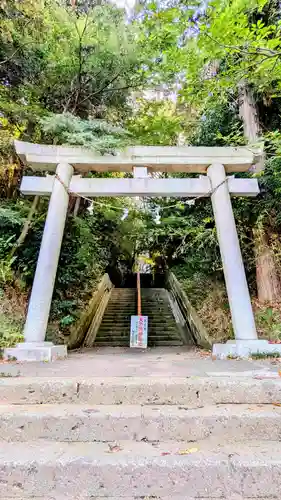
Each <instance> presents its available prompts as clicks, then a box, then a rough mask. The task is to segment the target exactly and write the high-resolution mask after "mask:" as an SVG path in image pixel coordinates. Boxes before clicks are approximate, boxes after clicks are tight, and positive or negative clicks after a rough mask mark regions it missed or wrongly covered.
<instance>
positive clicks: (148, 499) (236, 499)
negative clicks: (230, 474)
mask: <svg viewBox="0 0 281 500" xmlns="http://www.w3.org/2000/svg"><path fill="white" fill-rule="evenodd" d="M28 498H29V499H34V500H36V499H37V500H66V497H65V496H56V497H38V496H36V497H34V496H32V497H28ZM90 498H91V500H104V499H107V500H120V497H108V496H106V497H105V496H102V497H94V496H91V497H90ZM124 498H126V500H216V499H215V497H208V498H206V497H192V498H191V497H187V496H186V495H185V496H176V497H174V496H172V497H171V496H169V497H162V496H160V497H159V496H157V497H156V496H155V495H152V496H151V495H146V496H145V497H144V496H141V497H132V496H128V497H124ZM1 500H11V497H9V498H7V497H5V498H2V499H1ZM67 500H85V497H81V496H75V497H71V496H67ZM218 500H255V499H254V498H253V497H242V496H241V495H234V496H231V497H230V496H228V497H227V498H226V497H219V499H218ZM258 500H279V498H277V497H276V496H274V497H271V496H270V497H266V498H265V497H258Z"/></svg>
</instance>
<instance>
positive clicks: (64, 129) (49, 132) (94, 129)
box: [39, 113, 128, 153]
mask: <svg viewBox="0 0 281 500" xmlns="http://www.w3.org/2000/svg"><path fill="white" fill-rule="evenodd" d="M39 123H40V125H41V126H42V131H43V134H44V137H43V139H44V142H51V144H68V145H71V146H82V147H85V148H88V149H92V150H94V151H97V152H99V153H108V152H112V151H114V149H116V148H118V147H119V148H120V147H122V146H124V144H125V140H126V136H127V135H128V132H126V131H125V130H124V129H122V128H121V127H115V126H113V125H110V124H109V123H107V122H106V121H105V120H97V119H95V120H94V119H89V120H83V119H81V118H79V117H76V116H74V115H72V114H71V113H64V114H61V115H50V116H46V117H44V118H42V119H41V120H40V121H39Z"/></svg>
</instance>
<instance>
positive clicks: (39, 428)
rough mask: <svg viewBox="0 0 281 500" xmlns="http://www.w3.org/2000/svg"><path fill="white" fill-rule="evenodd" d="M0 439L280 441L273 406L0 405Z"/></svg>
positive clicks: (280, 422)
mask: <svg viewBox="0 0 281 500" xmlns="http://www.w3.org/2000/svg"><path fill="white" fill-rule="evenodd" d="M0 427H1V439H2V441H19V442H24V441H36V440H38V439H45V440H54V441H75V442H78V441H79V442H80V441H81V442H84V441H85V442H87V441H101V442H104V441H114V440H115V441H120V440H124V441H125V440H131V441H150V442H156V441H161V442H167V441H186V442H194V441H202V440H206V439H208V438H210V437H211V436H212V438H218V439H220V440H221V442H225V441H227V440H232V439H237V440H240V441H244V440H252V439H255V440H260V441H266V440H268V441H280V438H281V408H279V407H276V406H273V405H243V404H242V405H228V406H227V405H219V406H216V405H208V406H205V407H203V408H202V407H201V408H195V409H190V408H189V407H188V406H168V405H162V406H161V405H159V406H139V405H94V406H90V405H87V404H67V405H65V404H61V405H19V406H15V405H1V406H0Z"/></svg>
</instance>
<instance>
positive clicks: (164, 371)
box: [0, 347, 281, 378]
mask: <svg viewBox="0 0 281 500" xmlns="http://www.w3.org/2000/svg"><path fill="white" fill-rule="evenodd" d="M280 370H281V360H280V359H265V360H264V359H260V360H238V359H228V360H212V359H211V355H210V353H209V352H207V351H202V350H200V349H194V348H190V347H165V348H164V347H159V348H151V349H147V350H134V351H132V350H130V348H116V347H115V348H108V347H106V348H98V349H82V350H79V351H75V352H70V353H69V356H68V358H67V359H65V360H60V361H57V362H55V363H17V362H10V363H3V364H1V365H0V373H2V376H5V374H6V375H7V376H9V375H11V376H16V375H19V376H23V377H65V378H71V377H85V378H86V377H89V378H91V377H158V376H159V377H169V376H171V377H196V376H201V377H204V376H222V377H224V376H231V375H232V376H234V375H235V376H239V375H241V376H245V377H247V376H253V375H256V376H259V375H260V374H262V373H264V376H271V375H270V374H271V373H272V376H273V377H274V376H276V375H277V374H278V371H280Z"/></svg>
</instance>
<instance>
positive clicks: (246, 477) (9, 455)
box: [0, 440, 281, 500]
mask: <svg viewBox="0 0 281 500" xmlns="http://www.w3.org/2000/svg"><path fill="white" fill-rule="evenodd" d="M0 450H1V451H0V496H1V498H3V497H4V496H5V497H8V498H20V499H22V500H23V499H25V498H30V497H32V496H34V497H36V498H40V497H46V493H47V491H50V492H51V494H52V496H53V497H54V498H56V497H57V496H58V497H59V496H61V497H63V496H64V497H65V498H67V497H68V496H69V495H71V496H72V497H74V498H79V497H82V498H84V499H85V500H86V499H87V498H92V497H93V496H94V497H95V496H97V497H98V496H101V497H110V496H111V495H112V494H113V492H114V495H115V496H116V497H117V498H118V499H121V498H127V499H128V498H134V497H135V496H136V494H137V495H138V496H140V497H144V498H145V497H146V496H148V498H149V497H152V498H153V497H154V498H155V497H156V498H157V497H160V498H161V496H163V494H164V495H165V496H166V497H168V498H171V497H173V496H179V497H183V498H185V499H186V498H187V497H186V494H187V492H188V495H190V496H191V497H195V498H201V499H202V497H203V498H204V497H205V498H207V499H209V498H223V497H225V498H227V499H228V500H229V498H231V497H232V496H233V492H235V494H236V496H237V497H238V498H239V495H240V496H244V497H246V498H252V499H259V500H260V498H261V497H265V498H268V497H273V498H276V499H279V498H280V490H281V443H275V442H271V441H269V442H256V441H252V442H251V443H246V444H245V443H244V442H242V443H241V442H238V441H237V440H236V442H230V443H228V444H226V445H221V444H220V443H218V442H212V441H205V442H201V443H200V445H199V446H196V445H195V444H192V445H191V444H190V443H186V442H180V443H178V442H169V443H146V442H133V441H120V442H118V443H116V441H114V442H113V443H112V444H110V443H95V442H90V443H85V442H83V443H65V442H63V443H62V442H48V441H44V440H41V441H38V442H30V443H29V444H28V446H27V445H26V443H20V442H16V443H5V444H4V443H2V446H1V443H0ZM46 490H47V491H46Z"/></svg>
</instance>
